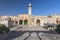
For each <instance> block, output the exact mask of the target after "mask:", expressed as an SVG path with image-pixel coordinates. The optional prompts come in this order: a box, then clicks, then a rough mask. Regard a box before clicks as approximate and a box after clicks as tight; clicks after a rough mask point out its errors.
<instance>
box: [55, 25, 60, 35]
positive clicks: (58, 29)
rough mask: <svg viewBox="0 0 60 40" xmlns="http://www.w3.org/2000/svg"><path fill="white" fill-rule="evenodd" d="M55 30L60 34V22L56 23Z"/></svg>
mask: <svg viewBox="0 0 60 40" xmlns="http://www.w3.org/2000/svg"><path fill="white" fill-rule="evenodd" d="M55 31H56V32H57V33H59V34H60V24H58V25H56V29H55Z"/></svg>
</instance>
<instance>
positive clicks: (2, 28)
mask: <svg viewBox="0 0 60 40" xmlns="http://www.w3.org/2000/svg"><path fill="white" fill-rule="evenodd" d="M8 31H9V28H7V27H6V26H5V25H3V24H0V33H7V32H8Z"/></svg>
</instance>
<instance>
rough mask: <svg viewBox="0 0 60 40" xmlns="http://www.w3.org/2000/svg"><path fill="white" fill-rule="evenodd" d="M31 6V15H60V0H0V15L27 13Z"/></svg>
mask: <svg viewBox="0 0 60 40" xmlns="http://www.w3.org/2000/svg"><path fill="white" fill-rule="evenodd" d="M29 3H31V4H32V15H51V14H54V13H56V14H60V0H0V15H18V14H24V13H26V14H27V13H28V4H29Z"/></svg>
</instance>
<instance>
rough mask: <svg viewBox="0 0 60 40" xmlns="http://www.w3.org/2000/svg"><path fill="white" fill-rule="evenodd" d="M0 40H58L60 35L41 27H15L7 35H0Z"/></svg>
mask: <svg viewBox="0 0 60 40" xmlns="http://www.w3.org/2000/svg"><path fill="white" fill-rule="evenodd" d="M0 40H60V35H59V34H56V33H54V32H52V31H49V30H46V29H43V28H42V27H41V26H37V27H35V26H34V27H29V26H24V27H23V26H22V28H21V26H16V27H13V28H11V31H10V32H9V33H7V34H4V35H0Z"/></svg>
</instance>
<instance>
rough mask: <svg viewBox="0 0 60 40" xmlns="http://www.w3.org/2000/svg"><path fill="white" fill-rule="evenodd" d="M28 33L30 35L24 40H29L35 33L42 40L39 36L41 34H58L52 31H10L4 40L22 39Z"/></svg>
mask: <svg viewBox="0 0 60 40" xmlns="http://www.w3.org/2000/svg"><path fill="white" fill-rule="evenodd" d="M27 32H28V33H29V35H28V36H27V37H26V38H24V40H27V39H28V38H29V37H30V36H31V33H33V32H35V33H36V34H37V36H38V38H39V39H40V40H42V39H41V37H40V36H39V33H40V32H41V33H48V34H56V33H53V32H52V31H34V30H30V31H10V32H9V33H8V34H7V35H6V36H5V38H4V39H3V40H13V39H15V38H18V37H21V36H22V35H23V34H24V33H27ZM20 40H21V39H20Z"/></svg>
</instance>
